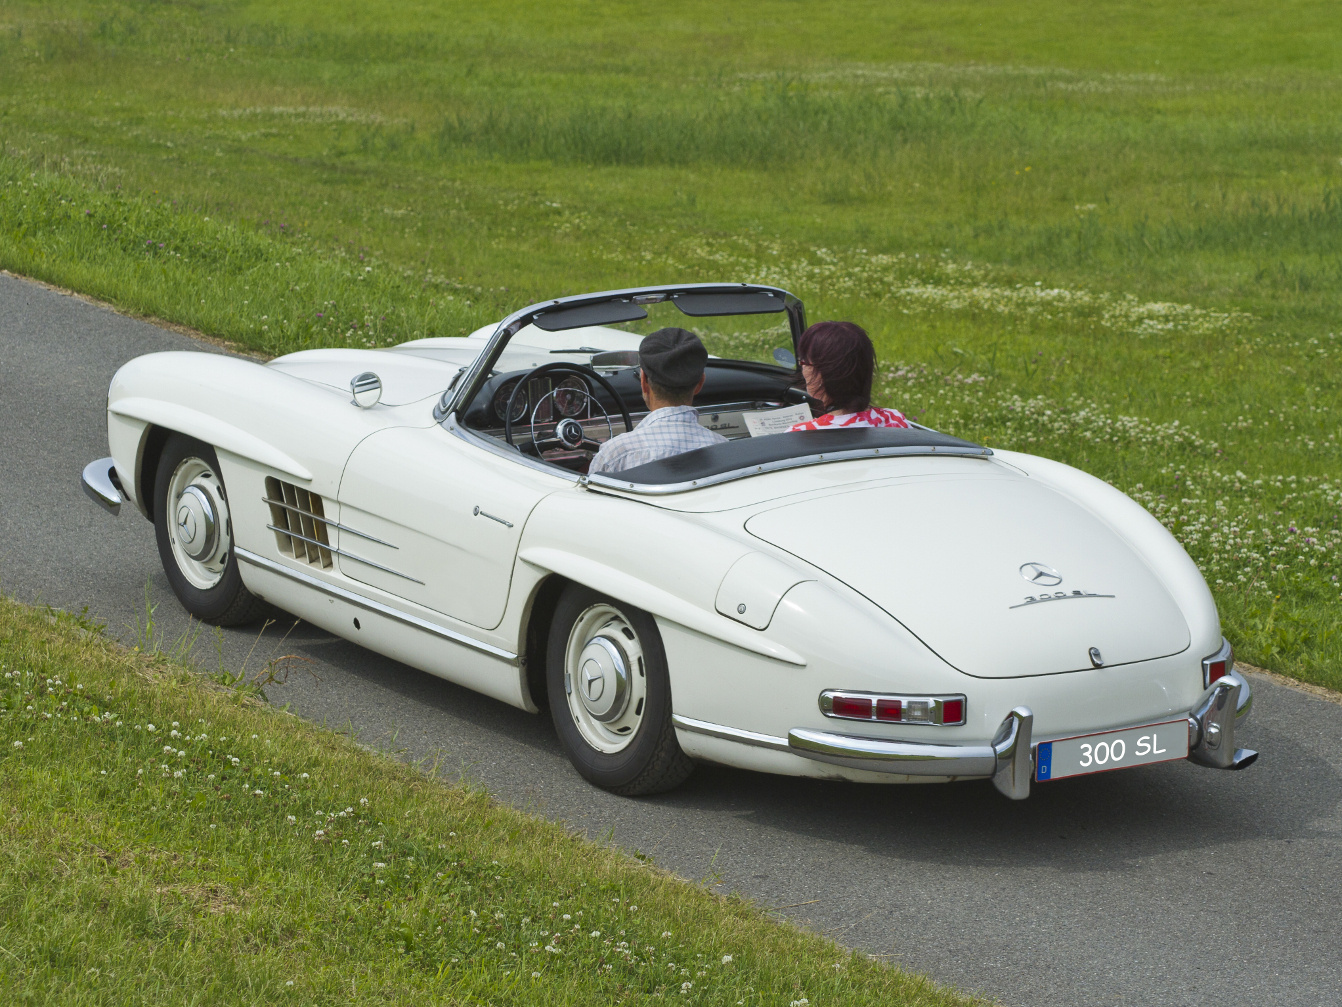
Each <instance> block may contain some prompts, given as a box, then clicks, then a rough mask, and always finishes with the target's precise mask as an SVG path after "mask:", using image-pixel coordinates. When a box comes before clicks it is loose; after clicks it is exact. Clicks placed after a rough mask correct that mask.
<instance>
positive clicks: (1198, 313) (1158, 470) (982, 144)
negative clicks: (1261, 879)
mask: <svg viewBox="0 0 1342 1007" xmlns="http://www.w3.org/2000/svg"><path fill="white" fill-rule="evenodd" d="M1283 11H1284V12H1285V13H1283ZM1340 24H1342V22H1339V20H1338V19H1337V18H1336V17H1335V16H1334V12H1333V9H1332V5H1330V4H1329V3H1327V2H1324V0H1288V2H1287V3H1286V6H1285V7H1283V6H1282V4H1281V3H1273V4H1269V3H1268V2H1267V0H1246V2H1244V3H1237V4H1224V3H1209V4H1200V5H1193V6H1187V5H1185V6H1177V5H1176V6H1171V5H1168V4H1160V3H1156V2H1154V0H1127V2H1124V3H1118V4H1111V5H1108V6H1106V7H1105V8H1104V9H1103V10H1100V9H1099V8H1097V7H1096V6H1095V5H1093V4H1083V3H1079V2H1077V0H1041V3H1036V4H1033V5H1030V6H1029V8H1028V10H1026V9H1024V8H1022V9H1021V10H1019V11H1018V10H1015V9H1014V8H1010V9H1009V8H1008V7H1006V6H1003V5H995V6H994V5H988V6H985V5H983V4H982V3H962V2H946V0H910V2H907V3H901V4H897V5H872V4H858V3H833V4H828V5H817V4H799V3H796V2H795V0H762V3H761V4H759V5H757V6H756V8H755V9H753V10H752V15H751V16H750V17H749V18H746V17H739V16H736V15H735V14H734V13H733V12H732V11H730V10H728V9H727V8H723V7H722V6H721V5H713V4H707V3H704V2H702V0H689V2H687V3H684V4H679V5H674V6H671V7H646V6H645V7H642V8H637V9H634V8H631V7H630V6H629V5H627V4H622V3H618V2H615V0H593V2H591V3H587V4H584V5H581V8H580V9H572V10H570V9H566V10H565V11H564V12H563V13H562V14H556V13H555V9H554V8H553V5H547V4H543V3H539V2H538V0H509V2H508V3H506V4H505V3H502V0H484V2H474V3H469V4H467V3H463V2H460V0H423V2H420V3H416V4H414V5H411V6H410V7H407V6H406V5H404V4H392V3H390V2H388V0H359V2H357V3H356V2H352V0H337V2H334V3H332V2H324V3H316V2H314V0H277V2H272V3H266V4H259V3H249V2H242V0H227V2H226V0H202V2H200V3H193V4H189V5H184V4H163V3H157V2H149V0H44V2H40V3H39V2H30V0H14V2H12V3H10V4H9V5H7V6H6V7H5V9H4V12H3V14H0V65H3V66H4V67H5V69H6V73H4V74H0V183H2V184H0V267H4V268H8V269H12V270H14V271H16V272H19V273H23V274H27V275H32V276H36V277H39V278H41V279H44V280H47V281H49V282H53V283H57V284H60V285H63V286H68V287H72V288H75V289H78V290H81V291H85V292H88V293H91V294H95V295H97V296H99V297H102V298H104V299H106V300H108V301H110V302H112V303H114V304H117V305H119V306H121V307H123V308H128V309H130V310H133V311H137V312H141V313H144V314H149V315H156V316H160V317H163V318H166V319H169V320H171V321H174V322H180V323H183V324H186V325H190V326H193V327H195V328H198V329H200V330H202V331H205V332H208V333H210V334H211V335H215V336H222V337H225V338H228V339H232V340H235V341H237V342H239V343H241V344H242V345H244V346H249V347H252V348H254V349H258V350H261V351H262V352H266V353H281V352H286V351H288V350H293V349H302V348H306V347H311V346H325V345H356V346H371V345H385V344H387V343H392V342H397V341H400V340H404V339H409V338H414V337H415V336H419V335H425V334H430V333H432V334H439V335H451V334H457V333H461V332H465V331H469V330H470V329H472V328H474V327H475V326H477V325H480V324H484V323H486V322H488V321H490V320H492V319H497V318H498V317H499V316H500V315H501V314H502V313H503V312H504V311H505V310H507V309H509V308H513V307H516V306H519V305H520V304H523V303H527V302H529V301H532V300H539V299H542V298H545V297H551V296H554V295H556V294H560V293H573V292H578V291H582V290H595V289H604V288H609V287H615V286H625V285H629V284H633V283H639V282H668V281H680V280H709V279H713V280H720V279H760V280H766V281H772V282H776V283H779V284H781V285H783V286H786V287H788V288H790V289H792V290H794V291H795V292H796V293H798V294H799V295H801V296H802V297H803V298H804V299H805V300H806V302H807V305H808V308H809V310H810V313H811V316H812V317H813V318H823V317H849V318H854V319H857V320H858V321H860V322H861V323H862V324H864V325H865V326H866V327H867V328H868V329H869V330H870V331H871V332H872V333H873V336H874V338H875V340H876V342H877V346H878V349H879V350H880V353H881V358H882V360H883V362H884V370H885V372H886V374H885V379H884V381H883V383H882V386H881V388H880V390H879V394H880V399H881V401H882V402H883V403H887V404H891V405H897V406H899V407H901V408H903V409H905V410H906V411H908V412H910V413H912V414H914V415H916V416H918V417H919V418H920V419H922V420H924V421H925V422H928V423H930V424H933V425H935V426H938V427H941V428H943V429H946V430H949V431H951V432H954V433H957V434H960V435H962V436H966V437H969V438H971V439H975V440H979V441H984V442H987V443H989V444H992V445H994V446H1000V447H1009V448H1020V449H1024V450H1026V451H1032V452H1036V453H1041V454H1046V455H1049V456H1051V457H1055V458H1057V459H1059V460H1061V461H1065V462H1068V463H1070V464H1074V465H1078V466H1080V467H1081V468H1084V469H1086V470H1087V471H1090V472H1093V473H1095V474H1096V475H1099V476H1101V477H1102V478H1105V479H1108V480H1110V481H1111V482H1113V483H1114V484H1115V485H1116V486H1118V487H1119V488H1121V489H1123V490H1125V491H1126V492H1129V493H1131V494H1133V495H1134V496H1135V497H1137V498H1138V499H1140V500H1141V501H1142V502H1143V503H1144V504H1146V505H1147V506H1148V507H1149V508H1150V509H1151V510H1152V511H1153V513H1155V514H1157V516H1159V517H1160V519H1161V520H1162V521H1164V522H1165V523H1166V525H1167V526H1168V527H1170V528H1171V529H1172V530H1173V531H1174V532H1175V534H1176V535H1178V537H1179V539H1180V541H1181V542H1183V544H1184V545H1185V547H1186V548H1188V550H1189V552H1190V553H1191V554H1192V555H1193V557H1194V558H1195V559H1196V560H1197V562H1198V563H1199V565H1200V566H1201V568H1202V570H1203V572H1204V574H1205V575H1206V576H1207V579H1208V582H1209V583H1210V584H1211V586H1212V589H1213V591H1214V593H1215V594H1216V598H1217V602H1218V605H1219V606H1220V610H1221V613H1222V617H1223V622H1224V624H1225V628H1226V631H1227V634H1228V635H1229V636H1230V637H1231V639H1232V641H1233V642H1234V643H1235V645H1236V646H1237V648H1238V649H1239V652H1240V653H1241V654H1242V655H1243V656H1244V657H1245V658H1246V659H1248V660H1251V661H1254V662H1255V663H1258V664H1263V665H1268V666H1271V667H1273V668H1275V669H1277V670H1279V671H1282V672H1286V673H1289V674H1292V675H1295V676H1298V677H1301V678H1303V679H1306V680H1309V681H1313V682H1317V683H1321V684H1324V685H1329V686H1331V687H1333V688H1339V687H1342V635H1339V634H1338V632H1337V627H1336V622H1337V619H1336V612H1337V606H1338V604H1339V602H1342V579H1340V578H1342V440H1339V432H1338V429H1337V416H1338V415H1339V410H1340V409H1342V355H1340V352H1339V343H1340V342H1342V327H1339V325H1338V322H1337V319H1338V317H1339V312H1342V284H1340V283H1339V282H1338V280H1339V278H1342V266H1340V265H1339V264H1340V263H1342V160H1339V158H1338V154H1339V153H1342V127H1339V123H1342V117H1339V115H1338V113H1339V111H1342V87H1339V82H1342V62H1340V61H1339V58H1338V53H1339V52H1342V48H1339V46H1338V41H1339V39H1340V38H1342V29H1340V28H1339V25H1340ZM731 344H732V341H731V340H730V339H726V338H723V339H720V340H719V342H718V346H719V348H720V349H728V348H731ZM736 348H737V349H740V350H744V351H746V352H749V351H751V350H758V349H762V348H763V347H761V346H750V345H745V344H743V345H740V346H738V347H736Z"/></svg>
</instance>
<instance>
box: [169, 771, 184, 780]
mask: <svg viewBox="0 0 1342 1007" xmlns="http://www.w3.org/2000/svg"><path fill="white" fill-rule="evenodd" d="M185 775H186V770H185V769H178V770H174V771H173V774H172V778H173V779H174V780H180V779H181V778H182V777H183V776H185Z"/></svg>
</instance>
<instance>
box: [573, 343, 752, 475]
mask: <svg viewBox="0 0 1342 1007" xmlns="http://www.w3.org/2000/svg"><path fill="white" fill-rule="evenodd" d="M638 362H639V368H640V374H639V382H640V384H641V385H642V387H643V401H644V402H646V403H647V405H648V409H650V410H651V412H649V413H648V415H647V416H645V417H644V418H643V421H642V422H641V423H639V425H638V426H637V427H635V428H634V429H633V430H630V431H628V432H627V433H623V434H620V435H619V436H617V437H612V438H611V439H610V440H608V441H606V443H605V444H603V445H601V450H600V451H598V452H597V453H596V456H595V457H594V458H593V459H592V464H591V465H590V466H589V467H588V470H587V471H588V472H591V473H597V472H622V471H624V470H625V469H631V468H633V467H634V466H635V465H644V464H646V463H647V462H655V461H659V460H661V459H662V458H669V457H671V456H672V455H678V454H680V453H681V452H682V451H693V450H694V449H695V448H702V447H707V446H708V445H710V444H721V443H722V442H723V441H725V440H726V439H727V438H725V437H723V436H722V435H721V434H718V433H714V432H713V431H712V430H709V429H707V428H706V427H703V426H701V425H700V424H699V414H698V413H697V412H696V411H695V409H694V405H693V403H694V397H695V396H696V395H698V394H699V389H701V388H703V387H704V365H705V364H706V363H707V362H708V350H706V349H704V344H703V343H701V342H700V341H699V337H698V336H696V335H695V334H694V333H693V332H687V331H686V330H685V329H674V328H672V329H658V330H657V331H656V332H654V333H653V334H652V335H650V336H647V337H646V338H645V339H644V340H643V342H642V343H641V344H640V345H639V347H638Z"/></svg>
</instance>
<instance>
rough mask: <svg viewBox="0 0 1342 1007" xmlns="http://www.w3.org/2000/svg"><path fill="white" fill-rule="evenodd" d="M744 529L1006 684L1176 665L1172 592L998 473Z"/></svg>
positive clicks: (1091, 526) (1180, 628) (880, 494)
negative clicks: (1139, 664)
mask: <svg viewBox="0 0 1342 1007" xmlns="http://www.w3.org/2000/svg"><path fill="white" fill-rule="evenodd" d="M746 528H747V530H748V531H749V532H750V533H751V534H752V535H754V536H756V537H757V538H760V539H762V540H764V541H766V542H769V543H771V544H773V545H775V546H778V547H779V548H781V549H784V550H786V551H787V552H789V553H792V554H793V555H795V556H797V557H799V558H801V559H803V560H806V561H807V562H809V563H811V564H813V565H815V566H817V567H819V568H820V569H822V570H825V571H826V572H828V573H829V574H831V575H832V576H834V577H836V578H837V579H839V580H841V581H843V582H844V583H845V584H847V585H849V586H850V587H852V588H853V589H854V590H856V591H858V592H860V593H861V594H863V595H865V596H866V597H867V598H869V599H870V600H871V601H872V602H874V603H875V604H877V605H879V606H880V607H881V608H883V609H884V610H885V611H886V612H888V613H889V614H890V615H891V616H893V617H894V618H895V619H897V620H899V621H900V622H901V623H902V624H903V625H904V626H905V627H906V628H908V629H909V630H910V631H911V632H912V633H914V634H915V635H917V636H918V637H919V639H921V640H922V641H923V642H924V643H925V644H926V645H927V646H928V647H930V648H931V649H932V650H933V651H935V652H936V653H937V654H938V655H940V656H941V657H942V658H943V659H944V660H945V661H947V662H948V663H950V664H951V665H953V666H954V667H956V668H958V669H959V670H960V671H963V672H965V673H966V674H969V675H974V676H977V677H981V678H1014V677H1018V676H1025V675H1049V674H1059V673H1062V672H1070V671H1080V670H1084V669H1089V668H1091V667H1093V663H1092V660H1091V657H1090V653H1091V648H1094V649H1095V650H1096V651H1097V652H1098V654H1099V658H1100V660H1101V661H1102V662H1103V663H1104V665H1106V666H1112V665H1121V664H1130V663H1133V662H1136V661H1144V660H1150V659H1152V658H1157V657H1164V656H1167V655H1170V654H1177V653H1180V652H1182V651H1183V650H1186V649H1187V648H1188V646H1189V642H1190V640H1189V632H1188V626H1187V623H1186V622H1185V621H1184V618H1183V614H1182V613H1181V612H1180V611H1179V607H1178V606H1177V605H1176V604H1175V602H1174V599H1173V598H1172V597H1171V596H1170V594H1169V592H1168V591H1166V590H1165V588H1164V586H1163V585H1162V584H1161V582H1160V581H1159V579H1158V578H1157V577H1156V576H1155V575H1154V574H1153V573H1152V571H1151V570H1150V569H1149V568H1148V567H1147V565H1146V564H1145V562H1144V561H1143V560H1142V559H1141V557H1139V556H1138V555H1137V554H1136V553H1134V552H1133V551H1132V549H1131V548H1129V547H1128V545H1127V543H1126V542H1124V540H1123V539H1122V538H1120V537H1119V536H1118V535H1117V534H1116V533H1115V532H1114V531H1113V530H1112V529H1111V528H1110V527H1109V526H1108V525H1107V524H1105V523H1104V522H1102V521H1100V520H1099V519H1097V518H1096V517H1094V516H1093V515H1092V514H1091V513H1090V512H1089V511H1087V510H1085V509H1084V508H1082V507H1081V506H1079V505H1078V504H1076V503H1074V502H1072V501H1071V500H1069V499H1068V498H1066V497H1064V496H1062V495H1061V494H1059V493H1057V492H1056V491H1054V490H1052V489H1050V488H1049V487H1047V486H1044V485H1042V484H1040V483H1038V482H1035V481H1033V480H1031V479H1029V478H1028V477H1025V476H1023V475H1020V474H1017V473H1014V472H1011V471H1010V470H1007V469H1005V468H993V469H985V470H983V471H982V472H981V474H977V475H969V474H958V475H954V476H948V477H936V476H926V477H922V478H913V479H905V480H899V481H898V482H892V483H888V484H883V485H877V486H871V487H868V488H864V489H857V490H852V491H849V492H845V493H842V494H835V495H832V496H826V497H821V498H812V499H808V500H804V501H801V502H797V503H792V504H785V505H783V506H779V507H775V508H773V509H770V510H766V511H762V512H759V513H757V514H755V515H754V516H753V517H751V518H750V519H749V520H748V521H747V522H746Z"/></svg>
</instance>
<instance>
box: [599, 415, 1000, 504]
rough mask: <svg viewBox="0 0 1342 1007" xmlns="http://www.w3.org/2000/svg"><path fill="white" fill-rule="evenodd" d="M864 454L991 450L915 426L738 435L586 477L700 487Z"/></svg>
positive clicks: (644, 484) (632, 485)
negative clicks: (734, 478)
mask: <svg viewBox="0 0 1342 1007" xmlns="http://www.w3.org/2000/svg"><path fill="white" fill-rule="evenodd" d="M867 454H873V455H874V454H879V455H902V454H919V455H922V454H948V455H959V456H964V455H973V456H986V455H991V454H992V451H991V450H989V449H988V448H985V447H981V446H980V445H978V444H974V443H972V442H971V441H964V440H961V439H960V438H958V437H952V436H950V434H943V433H938V432H937V431H935V430H925V429H922V428H919V427H911V428H908V429H904V428H902V427H860V428H857V429H853V430H806V431H798V432H797V433H783V434H772V435H769V436H765V437H744V438H741V439H740V440H734V441H727V442H726V443H725V444H713V445H710V446H709V447H706V448H696V449H695V450H693V451H686V452H684V453H683V454H678V455H673V456H672V457H670V458H664V459H662V460H661V461H656V462H648V463H647V464H646V465H638V466H636V467H634V468H631V469H625V470H624V471H623V472H611V473H604V474H601V475H595V476H592V477H591V478H592V479H594V480H600V481H602V482H606V481H609V482H610V483H612V484H616V485H620V484H624V485H625V486H626V487H627V488H631V489H632V488H638V487H649V488H650V487H653V486H673V485H674V486H679V485H682V484H689V485H695V484H698V485H702V484H704V483H705V482H706V481H707V482H719V481H722V480H723V479H728V478H733V477H741V476H747V475H752V474H754V473H756V472H767V471H775V470H777V469H780V468H793V467H796V466H799V465H806V464H811V463H813V462H814V463H822V462H828V461H842V460H845V459H848V458H860V457H862V456H863V455H867Z"/></svg>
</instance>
